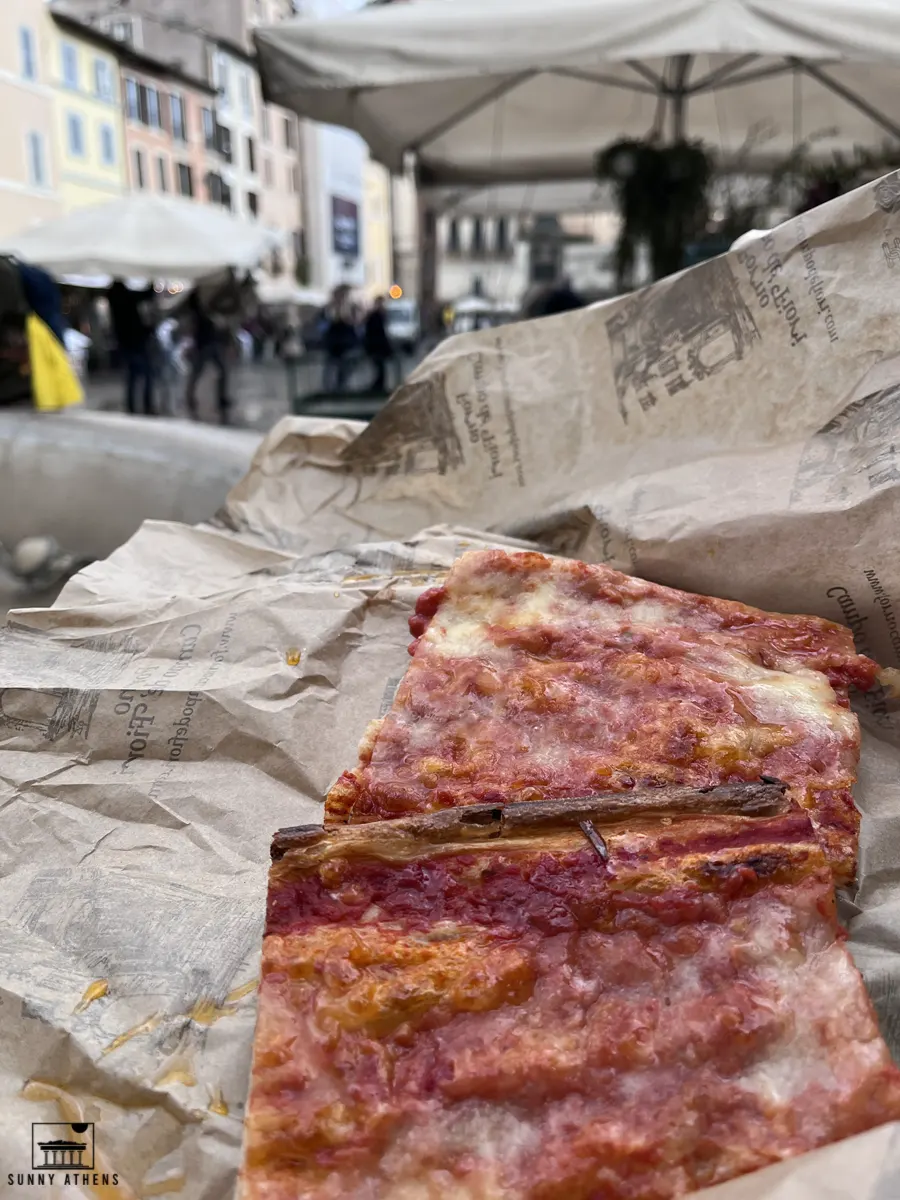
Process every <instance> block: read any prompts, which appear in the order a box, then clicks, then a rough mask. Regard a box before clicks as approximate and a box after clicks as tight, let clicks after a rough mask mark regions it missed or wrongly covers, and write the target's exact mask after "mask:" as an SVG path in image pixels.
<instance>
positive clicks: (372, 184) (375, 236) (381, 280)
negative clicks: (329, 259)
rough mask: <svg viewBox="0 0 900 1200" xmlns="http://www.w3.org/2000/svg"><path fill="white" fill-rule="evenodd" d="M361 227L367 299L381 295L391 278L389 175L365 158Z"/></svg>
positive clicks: (392, 280) (387, 287) (392, 279)
mask: <svg viewBox="0 0 900 1200" xmlns="http://www.w3.org/2000/svg"><path fill="white" fill-rule="evenodd" d="M363 182H364V188H365V191H364V194H363V213H364V219H365V225H364V230H363V243H364V246H365V290H366V295H367V296H368V297H369V298H370V299H374V298H375V297H376V296H383V295H385V294H386V293H387V292H388V290H389V289H390V287H391V286H392V284H394V283H395V282H396V281H395V279H394V264H393V246H392V244H391V229H392V224H391V176H390V172H388V171H386V170H385V168H384V167H383V166H381V164H380V163H377V162H373V161H372V159H368V160H367V161H366V164H365V168H364V175H363Z"/></svg>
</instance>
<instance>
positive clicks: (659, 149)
mask: <svg viewBox="0 0 900 1200" xmlns="http://www.w3.org/2000/svg"><path fill="white" fill-rule="evenodd" d="M596 172H597V177H598V178H599V179H601V180H604V181H606V182H608V183H611V184H612V185H613V187H614V188H615V191H616V199H617V202H618V207H619V215H620V217H621V220H622V225H621V232H620V235H619V241H618V244H617V246H616V274H617V278H618V285H619V288H620V290H621V289H624V288H625V287H626V286H628V284H629V283H630V281H631V278H632V276H633V272H634V262H635V256H636V253H637V247H638V244H639V243H640V242H642V241H644V242H646V243H647V245H648V246H649V249H650V258H651V263H652V269H653V277H654V279H662V278H663V276H665V275H670V274H672V272H673V271H678V270H680V269H681V267H682V266H683V263H684V254H685V247H686V245H687V243H688V241H689V240H690V238H691V236H692V234H693V233H694V231H695V230H696V229H697V227H698V226H700V225H702V223H703V221H704V219H705V213H706V189H707V187H708V185H709V181H710V177H711V175H712V159H711V157H710V155H709V154H708V153H707V151H706V150H705V149H704V147H703V145H702V143H700V142H686V141H682V142H676V143H674V144H673V145H670V146H662V145H659V144H657V143H656V142H650V141H638V140H634V139H627V138H626V139H622V140H620V141H617V142H613V143H612V145H610V146H607V147H606V149H605V150H601V151H600V153H599V154H598V155H597V158H596Z"/></svg>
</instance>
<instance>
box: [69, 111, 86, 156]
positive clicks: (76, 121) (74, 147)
mask: <svg viewBox="0 0 900 1200" xmlns="http://www.w3.org/2000/svg"><path fill="white" fill-rule="evenodd" d="M66 140H67V143H68V147H69V154H71V156H72V157H73V158H84V121H83V120H82V119H81V117H80V116H79V115H78V113H69V114H68V115H67V117H66Z"/></svg>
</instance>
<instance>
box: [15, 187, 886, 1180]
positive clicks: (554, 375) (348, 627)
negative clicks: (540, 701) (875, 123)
mask: <svg viewBox="0 0 900 1200" xmlns="http://www.w3.org/2000/svg"><path fill="white" fill-rule="evenodd" d="M898 284H900V177H898V176H889V177H887V178H886V179H884V180H881V181H879V182H878V183H877V184H873V185H871V186H868V187H866V188H863V189H860V190H859V191H857V192H854V193H852V194H851V195H849V196H846V197H844V198H842V199H840V200H837V201H834V202H833V203H831V204H829V205H827V206H825V207H823V208H822V209H818V210H816V211H815V212H813V213H809V214H806V215H805V216H804V217H803V218H802V219H798V220H795V221H792V222H789V223H788V224H786V225H784V226H781V227H780V228H779V229H777V230H775V231H774V232H773V233H772V234H770V235H767V237H766V238H764V239H762V240H761V241H759V242H757V243H756V244H754V245H751V246H749V247H747V248H745V249H743V250H741V251H739V252H735V253H731V254H728V255H725V256H723V257H721V258H718V259H715V260H713V261H711V262H709V263H706V264H703V265H701V266H700V267H698V268H695V269H694V270H692V271H690V272H686V273H684V274H682V275H680V276H677V277H675V278H673V279H671V280H668V281H664V282H663V283H660V284H657V285H655V286H653V287H652V288H649V289H645V290H644V291H642V292H638V293H635V294H633V295H631V296H628V297H625V298H622V299H620V300H616V301H613V302H610V303H607V304H602V305H598V306H595V307H594V308H591V309H588V310H584V311H581V312H577V313H572V314H568V315H565V316H562V317H554V318H549V319H546V320H543V321H538V322H531V323H527V324H519V325H509V326H505V327H503V328H501V329H498V330H488V331H485V332H482V333H478V334H472V335H467V336H464V337H459V338H453V339H450V340H449V341H447V342H445V343H443V344H442V345H441V346H440V347H439V349H438V350H437V351H436V352H435V353H434V354H432V355H431V356H430V357H429V358H428V359H427V360H426V361H425V362H424V363H422V365H421V366H420V367H419V368H418V369H417V370H416V372H415V373H414V374H413V375H412V376H411V378H410V380H409V381H408V382H407V383H406V384H405V385H404V386H403V388H401V390H400V391H399V392H398V394H397V395H396V396H395V397H394V399H393V400H392V402H391V404H390V405H389V406H388V407H387V408H386V409H385V410H384V411H383V412H382V414H381V415H380V416H379V417H378V418H377V419H376V420H375V421H373V422H372V424H371V425H369V426H368V427H365V428H363V427H361V426H359V425H356V424H354V423H351V422H331V421H316V420H312V419H302V418H298V419H290V420H286V421H283V422H282V423H281V424H280V425H278V426H277V427H276V428H275V429H274V430H273V431H272V432H271V433H270V434H269V436H268V437H267V438H266V439H265V441H264V442H263V444H262V446H261V447H260V449H259V451H258V452H257V455H256V457H255V459H254V462H253V465H252V467H251V469H250V471H249V473H248V475H247V477H246V478H245V479H244V480H243V481H242V482H241V483H240V484H239V485H238V486H237V487H236V488H235V489H234V490H233V491H232V493H231V495H230V497H229V500H228V502H227V504H226V505H225V508H224V510H223V511H222V512H221V513H220V514H219V516H218V518H217V519H216V521H214V522H212V523H210V524H209V525H207V526H203V527H198V528H186V527H183V526H178V525H172V524H165V523H159V522H155V523H153V522H151V523H148V524H146V525H145V526H144V527H143V528H142V529H141V530H140V532H139V533H138V534H136V535H135V537H134V538H132V539H131V540H130V541H129V542H128V543H126V545H124V546H123V547H122V548H121V549H120V550H118V551H117V552H116V553H115V554H113V555H112V556H111V557H110V558H109V559H108V560H107V561H106V562H103V563H97V564H95V565H93V566H92V567H90V568H88V570H86V571H84V572H83V573H82V574H81V575H79V576H77V577H76V578H75V579H74V580H72V581H71V583H70V584H69V585H68V586H67V587H66V589H65V591H64V592H63V594H62V596H61V597H60V599H59V601H58V602H57V604H56V605H55V606H54V607H53V608H52V609H49V610H46V611H28V612H19V613H17V614H13V616H12V618H11V622H10V626H9V627H8V628H7V629H6V630H5V631H4V632H3V634H2V636H0V872H2V877H3V885H2V887H0V921H2V926H3V931H4V936H3V937H0V1112H2V1116H3V1122H4V1151H3V1170H4V1172H12V1173H13V1174H14V1177H15V1176H16V1175H17V1173H19V1172H27V1171H28V1169H29V1166H30V1161H31V1123H32V1122H33V1121H59V1120H62V1121H68V1120H73V1119H74V1120H79V1119H82V1120H87V1121H94V1122H95V1124H96V1144H97V1151H98V1157H99V1158H100V1159H102V1162H103V1163H104V1164H105V1166H104V1167H103V1168H102V1169H106V1170H109V1171H116V1172H118V1174H119V1180H120V1184H119V1187H118V1188H117V1189H116V1190H115V1193H114V1194H115V1195H117V1196H119V1197H128V1196H141V1197H143V1196H151V1195H168V1194H170V1193H171V1194H177V1195H179V1196H181V1197H184V1198H185V1200H188V1198H189V1200H195V1198H196V1200H211V1198H212V1197H215V1198H216V1200H218V1198H219V1197H222V1196H227V1195H230V1194H231V1193H232V1190H233V1187H234V1182H235V1173H236V1169H237V1165H238V1162H239V1159H240V1142H241V1117H242V1112H243V1105H244V1101H245V1097H246V1091H247V1080H248V1071H249V1063H250V1049H251V1041H252V1036H253V1024H254V1017H255V999H254V991H253V988H254V983H255V979H256V973H257V962H258V954H259V946H260V938H261V931H262V922H263V911H264V902H265V889H266V871H267V864H268V857H269V843H270V840H271V837H272V835H273V833H274V832H275V830H276V829H279V828H282V827H287V826H297V825H303V824H306V823H313V822H316V821H318V820H320V818H321V811H322V797H323V795H324V793H325V791H326V790H327V788H328V786H329V785H330V784H331V782H332V781H333V780H334V778H335V777H336V776H337V775H338V774H339V773H340V772H341V770H343V769H344V768H346V767H347V766H350V765H352V764H353V763H354V762H355V761H356V745H357V742H358V740H359V738H360V736H361V735H362V732H363V730H364V728H365V726H366V724H367V723H368V721H369V720H370V719H371V718H372V717H375V716H378V715H379V714H380V713H383V712H384V711H385V709H386V708H387V706H388V705H389V704H390V702H391V698H392V696H393V693H394V690H395V688H396V686H397V683H398V682H399V680H400V678H401V676H402V674H403V672H404V670H405V668H406V664H407V662H408V658H407V654H406V647H407V644H408V642H409V634H408V630H407V626H406V621H407V617H408V616H409V614H410V612H411V610H412V606H413V604H414V602H415V598H416V596H417V595H418V594H419V593H420V592H421V591H422V589H423V588H425V587H427V586H429V585H430V584H431V583H433V582H434V581H435V580H437V579H439V578H440V576H441V574H442V573H443V572H445V571H446V570H447V568H448V567H449V566H450V564H451V563H452V562H453V560H454V558H455V557H456V556H458V555H459V554H460V553H462V552H463V551H464V550H466V549H469V548H472V547H478V546H485V545H507V546H516V545H522V544H525V543H527V544H539V545H541V546H542V547H544V548H546V549H548V550H550V551H551V552H555V553H560V554H565V555H570V556H574V557H579V558H583V559H586V560H588V561H593V562H606V563H609V564H611V565H612V566H615V567H618V568H620V569H623V570H626V571H630V572H633V573H636V574H638V575H642V576H645V577H646V578H649V579H653V580H657V581H659V582H662V583H666V584H673V585H676V586H679V587H684V588H689V589H691V590H694V591H701V592H709V593H713V594H716V595H721V596H726V597H731V598H735V599H739V600H743V601H746V602H748V603H751V604H757V605H761V606H763V607H766V608H773V609H778V610H781V611H788V612H791V611H793V612H811V613H818V614H820V615H821V616H824V617H828V618H831V619H834V620H839V621H843V622H844V623H845V624H848V625H849V626H850V628H851V629H852V630H853V632H854V636H855V638H856V642H857V646H858V648H859V649H860V650H862V651H864V652H866V653H868V654H871V655H872V656H873V657H875V658H876V659H878V660H879V661H880V662H881V663H883V664H884V665H885V666H888V667H898V666H900V607H898V608H896V609H895V598H896V603H897V604H898V605H900V558H898V556H897V554H896V552H895V539H896V529H897V527H898V520H900V356H898V355H897V351H896V348H895V343H896V340H897V337H896V330H897V327H898V314H900V288H898ZM423 531H424V532H423ZM893 704H894V702H893V701H892V700H891V699H890V697H889V696H888V695H887V694H886V693H885V692H883V691H877V692H875V693H872V694H870V695H868V696H866V697H862V698H860V704H859V711H860V715H861V719H862V721H863V725H864V739H863V756H862V764H861V769H860V780H859V784H858V785H857V788H856V798H857V802H858V804H859V806H860V808H861V809H862V811H863V814H864V819H863V827H862V840H861V854H860V874H859V884H858V889H857V890H856V892H855V893H854V894H853V895H852V896H847V897H845V898H844V902H843V907H844V917H845V920H847V921H848V922H849V929H850V947H851V949H852V951H853V954H854V956H855V958H856V961H857V962H858V964H859V965H860V967H861V969H862V971H863V973H864V975H865V978H866V981H867V984H868V986H869V989H870V992H871V994H872V996H873V999H874V1001H875V1005H876V1008H877V1010H878V1013H879V1017H880V1020H881V1022H882V1027H883V1030H884V1033H885V1036H886V1037H887V1039H888V1041H889V1043H890V1044H891V1045H892V1048H893V1050H894V1052H895V1054H897V1052H898V1051H900V1005H898V1003H897V1000H896V996H897V994H898V991H900V870H898V867H897V862H898V861H900V717H898V715H897V714H896V713H895V712H894V711H893ZM3 1181H4V1184H6V1182H7V1181H6V1178H5V1177H4V1180H3ZM10 1187H11V1192H10V1194H12V1195H16V1194H20V1193H21V1194H22V1195H30V1194H32V1191H33V1189H31V1190H29V1189H27V1187H26V1188H23V1189H19V1190H17V1189H18V1185H17V1183H15V1182H14V1183H13V1184H12V1185H10ZM73 1194H77V1193H73ZM85 1194H91V1193H90V1192H89V1191H86V1192H85ZM111 1194H112V1193H111ZM707 1195H709V1196H710V1200H712V1197H713V1196H715V1197H716V1200H743V1198H744V1197H747V1198H748V1200H749V1197H751V1196H752V1197H753V1198H754V1200H801V1198H802V1200H806V1198H809V1200H813V1198H815V1200H824V1198H826V1197H832V1196H834V1197H845V1196H850V1195H852V1196H854V1197H855V1198H856V1200H887V1198H888V1197H894V1196H895V1195H900V1132H898V1129H897V1128H896V1127H894V1126H885V1127H883V1128H881V1129H877V1130H874V1131H872V1132H871V1133H868V1134H866V1135H864V1136H862V1137H859V1138H855V1139H851V1140H849V1141H847V1142H844V1143H841V1144H839V1145H836V1146H832V1147H829V1148H827V1149H825V1150H822V1151H819V1152H817V1153H815V1154H812V1155H808V1156H805V1157H803V1158H800V1159H797V1160H794V1161H792V1162H789V1163H784V1164H781V1165H779V1166H776V1167H773V1168H770V1169H768V1170H766V1171H762V1172H758V1173H756V1174H755V1175H753V1176H751V1177H747V1178H745V1179H742V1180H737V1181H734V1182H732V1183H730V1184H727V1185H724V1186H722V1187H720V1188H718V1189H714V1190H713V1191H712V1192H709V1193H707Z"/></svg>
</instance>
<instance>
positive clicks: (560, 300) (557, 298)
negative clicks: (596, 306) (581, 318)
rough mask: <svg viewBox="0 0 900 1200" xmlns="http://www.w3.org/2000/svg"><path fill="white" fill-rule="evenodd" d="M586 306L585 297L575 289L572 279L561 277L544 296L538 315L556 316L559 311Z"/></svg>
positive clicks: (568, 310) (570, 310)
mask: <svg viewBox="0 0 900 1200" xmlns="http://www.w3.org/2000/svg"><path fill="white" fill-rule="evenodd" d="M584 306H585V301H584V298H583V297H582V296H579V294H578V293H577V292H576V291H575V289H574V288H573V287H572V284H571V281H570V280H568V279H565V278H564V279H560V280H559V282H558V283H556V284H555V285H554V286H553V287H552V288H551V289H550V291H549V292H548V293H547V295H546V296H545V297H544V300H543V303H542V305H541V311H540V313H539V314H538V315H540V316H542V317H554V316H556V315H557V314H558V313H564V312H574V311H575V309H578V308H584Z"/></svg>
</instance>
